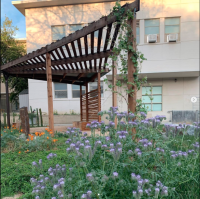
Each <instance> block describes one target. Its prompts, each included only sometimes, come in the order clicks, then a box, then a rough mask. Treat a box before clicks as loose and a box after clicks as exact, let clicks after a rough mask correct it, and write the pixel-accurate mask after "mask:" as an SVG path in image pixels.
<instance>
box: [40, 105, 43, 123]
mask: <svg viewBox="0 0 200 199" xmlns="http://www.w3.org/2000/svg"><path fill="white" fill-rule="evenodd" d="M39 111H40V123H41V126H43V118H42V110H41V108H40V109H39Z"/></svg>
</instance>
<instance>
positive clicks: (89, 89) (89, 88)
mask: <svg viewBox="0 0 200 199" xmlns="http://www.w3.org/2000/svg"><path fill="white" fill-rule="evenodd" d="M90 83H96V84H97V81H94V82H89V83H88V84H89V86H88V92H90V91H92V90H91V87H90ZM101 83H102V87H103V89H101V91H102V92H103V93H101V98H104V81H100V84H101ZM102 94H103V96H102Z"/></svg>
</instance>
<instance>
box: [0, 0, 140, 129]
mask: <svg viewBox="0 0 200 199" xmlns="http://www.w3.org/2000/svg"><path fill="white" fill-rule="evenodd" d="M139 4H140V3H139V0H136V1H134V2H133V3H131V4H125V5H124V6H123V7H124V9H125V12H126V11H127V10H129V9H130V10H132V11H133V10H135V11H136V12H137V11H139ZM128 23H129V24H131V26H132V27H133V31H134V33H135V34H134V35H136V19H133V20H129V22H128ZM119 29H120V24H118V23H116V17H115V16H114V15H113V13H110V14H109V15H108V16H104V17H102V18H100V19H99V20H98V21H95V22H92V23H91V24H90V25H88V26H86V27H84V28H82V29H81V30H78V31H76V32H74V33H72V34H70V35H68V36H67V37H64V38H62V39H61V40H58V41H56V42H53V43H51V44H49V45H46V46H45V47H42V48H40V49H38V50H36V51H33V52H31V53H29V54H27V55H25V56H23V57H21V58H18V59H16V60H14V61H11V62H9V63H7V64H5V65H3V66H1V71H2V72H3V74H4V77H5V80H6V99H7V123H8V126H10V110H9V93H8V78H9V76H15V77H23V78H29V79H37V80H44V81H47V89H48V113H49V114H48V115H49V128H50V129H52V130H54V119H53V94H52V82H61V83H67V84H75V85H79V86H80V93H81V100H80V106H81V120H82V121H83V120H84V119H85V121H86V122H88V121H89V120H90V116H89V115H88V114H90V113H89V110H90V108H89V105H88V101H89V100H90V98H92V96H93V97H94V98H95V99H97V100H96V103H95V104H94V105H93V106H92V108H93V109H95V110H96V112H98V111H100V110H101V87H100V78H101V77H102V76H103V75H105V74H106V73H108V72H109V69H108V68H106V64H107V62H108V59H109V56H110V55H112V49H113V47H114V45H115V42H116V39H117V36H118V32H119ZM97 34H98V36H96V35H97ZM133 43H134V42H133ZM135 48H136V47H135ZM130 58H131V55H130V54H129V55H128V68H129V75H128V78H129V81H130V82H132V81H133V75H132V74H133V72H134V66H133V63H132V61H131V59H130ZM113 64H115V63H113ZM116 73H117V70H116V68H114V69H113V73H112V76H113V85H115V82H116V79H115V77H116ZM95 79H98V82H97V85H98V87H97V88H98V89H97V91H96V93H95V94H92V93H91V92H90V93H89V92H88V83H89V82H93V81H94V80H95ZM82 86H86V94H85V95H82ZM129 98H130V99H129V102H130V103H129V107H132V108H130V110H131V111H132V112H134V110H135V108H134V104H133V101H134V100H133V97H131V96H129ZM84 99H85V101H86V104H85V107H86V108H85V110H83V109H82V106H83V104H82V103H83V101H84ZM91 101H94V100H91ZM113 106H117V96H116V93H113ZM88 109H89V110H88ZM93 113H94V112H93ZM83 114H86V116H85V117H84V116H83ZM98 119H99V120H100V117H98Z"/></svg>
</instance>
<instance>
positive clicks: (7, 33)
mask: <svg viewBox="0 0 200 199" xmlns="http://www.w3.org/2000/svg"><path fill="white" fill-rule="evenodd" d="M17 31H18V28H17V27H15V26H13V24H12V21H11V20H9V18H8V17H6V18H5V21H4V22H3V25H2V26H1V59H0V64H1V65H4V64H6V63H8V62H10V61H13V60H15V59H17V58H19V57H21V56H23V55H24V54H25V53H26V50H25V47H24V45H23V44H21V43H19V42H18V41H17V40H15V38H14V37H15V35H16V32H17ZM2 82H5V79H4V78H2ZM8 85H9V88H10V90H11V93H10V101H12V102H17V100H18V96H19V93H20V92H21V91H23V90H24V89H27V88H28V79H25V78H18V77H11V76H10V77H9V79H8Z"/></svg>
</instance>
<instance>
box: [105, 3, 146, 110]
mask: <svg viewBox="0 0 200 199" xmlns="http://www.w3.org/2000/svg"><path fill="white" fill-rule="evenodd" d="M111 11H112V13H113V15H114V16H115V17H116V22H115V26H116V27H117V26H120V30H119V33H118V40H117V42H116V44H115V46H114V48H113V49H112V55H111V56H110V58H111V59H112V64H111V65H110V64H109V63H107V64H106V65H107V66H108V67H110V68H111V69H112V68H115V67H116V66H115V65H113V62H118V63H119V67H117V69H118V71H119V74H118V75H119V76H120V78H119V79H120V80H117V82H116V84H115V85H112V84H109V82H108V79H105V80H104V82H106V83H107V84H108V88H109V89H111V90H112V92H115V93H117V94H118V95H120V96H121V97H122V98H124V100H125V101H126V103H127V104H128V102H127V99H126V96H127V95H131V96H133V94H134V92H137V91H138V90H140V88H141V86H142V85H143V84H146V83H147V77H143V78H142V79H139V71H140V66H141V63H142V62H143V61H144V60H146V58H145V57H144V55H143V54H142V53H141V52H139V51H138V50H137V48H136V50H135V49H134V47H133V42H136V35H134V34H133V29H132V27H131V26H130V25H129V23H127V22H128V21H129V20H133V18H134V17H135V16H134V13H133V11H131V10H127V11H126V12H125V8H124V7H122V6H121V4H120V1H117V2H116V4H115V6H114V7H113V10H111ZM128 53H131V55H132V56H131V61H132V62H133V64H134V67H135V70H134V73H133V79H134V80H133V82H128V77H127V75H128V64H127V63H128V56H127V55H128ZM128 85H132V86H134V87H136V88H137V90H133V89H132V88H128ZM115 86H116V87H118V88H123V89H124V90H125V91H126V93H125V94H122V92H119V91H115V90H114V87H115ZM136 103H137V105H136V112H138V111H144V112H146V109H145V108H143V106H142V100H141V99H137V100H136Z"/></svg>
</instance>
